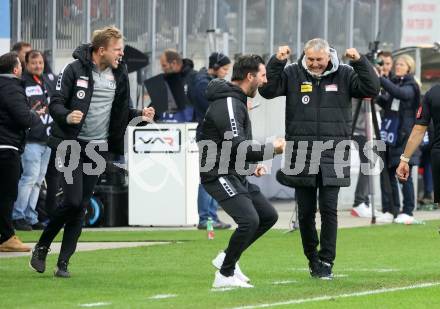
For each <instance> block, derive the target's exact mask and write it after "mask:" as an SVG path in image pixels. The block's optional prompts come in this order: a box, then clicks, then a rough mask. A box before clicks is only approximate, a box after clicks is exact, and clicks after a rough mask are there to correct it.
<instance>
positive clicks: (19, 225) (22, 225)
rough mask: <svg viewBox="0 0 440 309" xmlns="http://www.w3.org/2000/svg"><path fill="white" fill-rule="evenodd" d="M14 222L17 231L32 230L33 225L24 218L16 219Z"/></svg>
mask: <svg viewBox="0 0 440 309" xmlns="http://www.w3.org/2000/svg"><path fill="white" fill-rule="evenodd" d="M13 223H14V227H15V229H16V230H17V231H32V226H31V225H30V224H28V223H27V222H26V220H24V219H18V220H14V221H13Z"/></svg>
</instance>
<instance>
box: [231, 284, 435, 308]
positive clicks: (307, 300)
mask: <svg viewBox="0 0 440 309" xmlns="http://www.w3.org/2000/svg"><path fill="white" fill-rule="evenodd" d="M437 285H440V282H426V283H421V284H414V285H408V286H402V287H396V288H383V289H378V290H369V291H361V292H354V293H347V294H339V295H333V296H331V295H326V296H320V297H313V298H300V299H291V300H286V301H283V302H278V303H271V304H259V305H249V306H242V307H234V308H233V309H253V308H267V307H274V306H284V305H296V304H303V303H310V302H318V301H322V300H332V299H338V298H348V297H359V296H365V295H374V294H383V293H389V292H396V291H405V290H412V289H421V288H429V287H433V286H437Z"/></svg>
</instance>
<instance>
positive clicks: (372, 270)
mask: <svg viewBox="0 0 440 309" xmlns="http://www.w3.org/2000/svg"><path fill="white" fill-rule="evenodd" d="M291 269H292V270H293V271H307V272H308V271H309V269H308V268H291ZM338 270H339V269H338ZM339 271H342V272H346V271H348V272H356V271H359V272H372V273H389V272H395V271H399V269H393V268H344V269H340V270H339Z"/></svg>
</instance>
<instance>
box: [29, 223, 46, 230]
mask: <svg viewBox="0 0 440 309" xmlns="http://www.w3.org/2000/svg"><path fill="white" fill-rule="evenodd" d="M45 227H46V226H45V225H44V224H43V223H41V222H37V223H35V224H33V225H32V229H33V230H44V228H45Z"/></svg>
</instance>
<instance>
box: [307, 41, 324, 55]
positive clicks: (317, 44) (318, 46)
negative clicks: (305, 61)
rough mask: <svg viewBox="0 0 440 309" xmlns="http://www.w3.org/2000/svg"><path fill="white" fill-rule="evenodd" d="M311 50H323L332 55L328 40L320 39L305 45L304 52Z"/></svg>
mask: <svg viewBox="0 0 440 309" xmlns="http://www.w3.org/2000/svg"><path fill="white" fill-rule="evenodd" d="M309 49H313V50H314V51H321V50H323V51H325V52H326V53H328V54H330V45H329V44H328V42H327V41H326V40H324V39H320V38H316V39H311V40H310V41H308V42H307V43H306V44H305V45H304V52H305V51H307V50H309Z"/></svg>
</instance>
